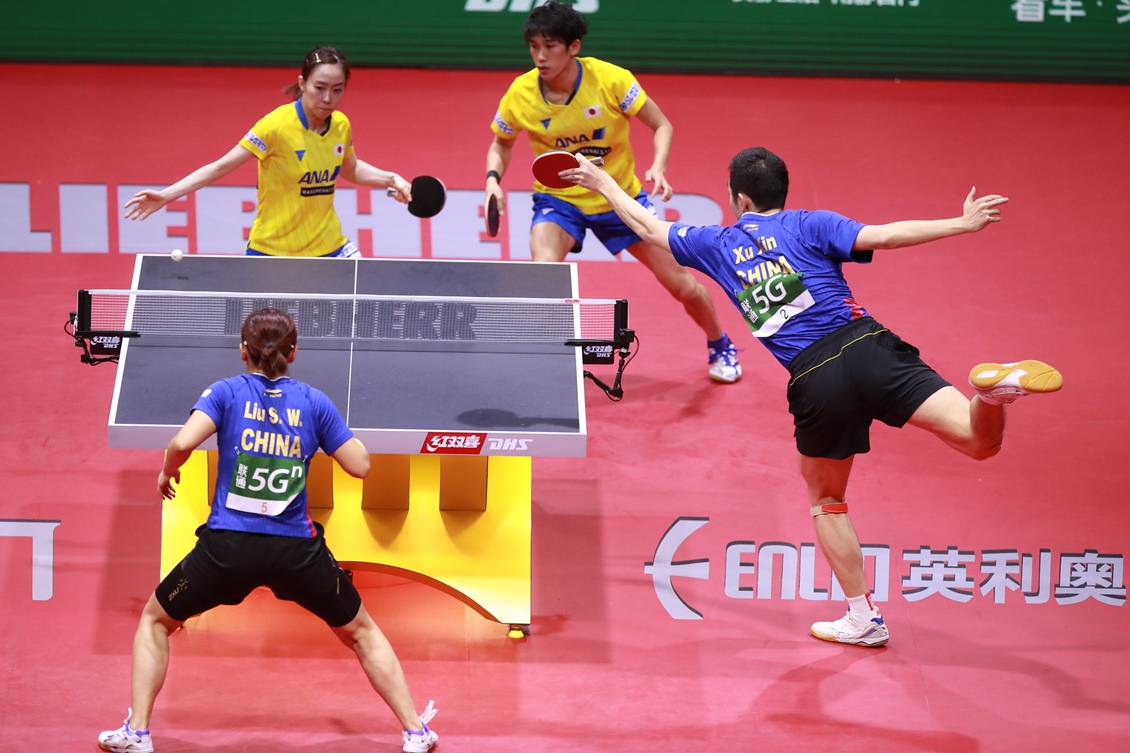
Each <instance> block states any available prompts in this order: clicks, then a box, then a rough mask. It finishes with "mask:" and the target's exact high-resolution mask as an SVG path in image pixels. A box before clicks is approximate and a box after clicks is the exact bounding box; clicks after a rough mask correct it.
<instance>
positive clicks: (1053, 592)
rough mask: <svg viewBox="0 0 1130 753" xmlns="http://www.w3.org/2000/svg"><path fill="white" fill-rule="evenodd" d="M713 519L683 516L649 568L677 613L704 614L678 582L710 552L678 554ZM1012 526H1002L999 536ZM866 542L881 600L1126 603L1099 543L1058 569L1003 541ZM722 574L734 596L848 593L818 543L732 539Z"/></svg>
mask: <svg viewBox="0 0 1130 753" xmlns="http://www.w3.org/2000/svg"><path fill="white" fill-rule="evenodd" d="M709 522H710V518H704V517H693V516H682V517H679V518H677V519H676V520H675V521H674V522H673V523H672V524H671V526H670V527H669V528H668V529H667V530H666V531H665V532H664V533H663V535H662V536H661V537H660V539H659V543H658V544H657V545H656V547H655V555H654V556H653V557H652V560H651V561H650V562H646V563H644V568H643V571H644V574H646V575H650V576H651V579H652V584H653V586H654V588H655V595H656V597H657V598H658V599H659V603H660V604H661V605H662V606H663V608H664V609H665V610H666V611H667V614H668V615H670V616H671V617H672V618H673V619H676V620H701V619H703V618H704V617H703V613H702V612H701V611H699V610H698V609H697V608H695V607H694V606H692V604H691V603H690V602H688V600H687V599H686V598H684V597H683V595H682V594H680V593H679V591H678V590H676V586H675V583H676V579H677V578H691V579H695V580H709V579H710V559H709V558H707V557H700V558H696V559H677V556H676V555H677V553H678V550H679V547H681V546H682V545H683V544H684V543H686V541H687V540H688V539H689V538H690V537H691V536H692V535H694V534H695V533H697V532H698V531H700V530H701V529H702V528H703V527H704V526H705V525H706V524H707V523H709ZM1011 533H1012V532H1011V531H1001V532H1000V535H1002V536H1009V535H1011ZM860 549H861V550H862V554H863V561H864V570H865V572H866V573H868V577H869V579H871V586H870V587H871V598H872V600H873V601H876V602H886V601H890V600H891V599H892V598H897V597H898V596H900V595H901V597H902V600H903V601H908V602H915V601H922V600H923V599H927V598H933V597H940V598H944V599H947V600H950V601H954V602H957V603H961V604H964V603H966V602H969V601H971V600H973V599H975V598H980V599H992V601H993V603H994V604H1005V603H1011V602H1015V603H1018V604H1019V603H1022V604H1025V605H1033V604H1044V603H1051V602H1054V603H1056V604H1060V605H1069V604H1078V603H1081V602H1084V601H1088V600H1092V599H1093V600H1095V601H1097V602H1099V603H1101V604H1106V605H1108V606H1123V605H1124V604H1125V603H1126V586H1125V582H1124V578H1123V573H1124V567H1123V560H1124V558H1123V555H1121V554H1118V553H1102V552H1100V551H1099V550H1098V549H1084V550H1083V551H1081V552H1080V551H1074V552H1061V553H1060V554H1059V566H1058V568H1056V567H1054V566H1053V559H1054V557H1053V554H1052V549H1051V548H1050V547H1048V548H1040V549H1039V550H1038V551H1035V552H1022V551H1020V550H1019V549H1015V548H1000V547H994V548H987V549H982V550H980V551H979V552H978V551H975V550H973V549H962V548H960V547H958V546H954V545H947V546H944V547H932V546H928V545H924V544H916V545H915V546H914V547H913V548H905V549H901V559H900V561H898V562H897V563H895V564H894V565H893V566H892V562H891V560H892V557H893V556H896V555H897V554H898V552H899V551H900V550H899V549H897V548H893V547H892V546H890V545H887V544H863V545H861V547H860ZM699 551H701V549H700V550H699ZM892 551H893V552H894V553H895V555H892ZM723 576H724V577H723V591H724V593H725V595H726V596H727V597H728V598H731V599H758V600H766V599H781V600H785V601H790V600H794V599H797V598H798V597H799V598H800V599H803V600H806V601H829V600H831V601H842V600H843V599H844V592H843V590H842V589H841V588H840V584H839V581H837V580H836V576H835V574H834V573H832V571H831V568H830V567H829V566H828V564H827V561H826V560H825V559H824V558H823V556H822V555H821V554H820V553H819V552H818V551H817V546H816V544H814V543H810V542H804V543H801V544H799V545H797V544H793V543H790V542H786V541H775V540H771V539H770V540H763V541H760V542H756V541H753V540H738V541H729V542H727V543H726V544H725V556H724V567H723ZM892 581H893V582H894V586H895V587H894V588H893V589H892V587H891V586H892Z"/></svg>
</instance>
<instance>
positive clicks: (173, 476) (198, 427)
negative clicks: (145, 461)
mask: <svg viewBox="0 0 1130 753" xmlns="http://www.w3.org/2000/svg"><path fill="white" fill-rule="evenodd" d="M215 433H216V422H215V421H213V420H212V417H211V416H209V415H208V414H207V413H205V412H203V411H199V410H194V411H193V412H192V415H190V416H189V417H188V420H187V421H185V422H184V426H182V427H181V428H180V431H178V432H177V433H176V436H174V437H173V438H172V440H170V441H169V446H168V447H167V448H166V449H165V463H164V465H162V466H161V473H159V474H158V475H157V488H158V489H159V490H160V492H161V496H162V497H164V498H165V499H172V498H173V497H175V496H177V492H176V489H174V488H173V484H172V482H173V481H176V482H177V483H178V484H179V483H180V467H181V466H182V465H184V464H185V462H186V461H187V460H188V458H189V456H190V455H192V451H193V450H195V449H196V448H197V447H199V446H200V445H201V444H202V443H203V442H204V440H205V439H207V438H208V437H210V436H212V435H213V434H215Z"/></svg>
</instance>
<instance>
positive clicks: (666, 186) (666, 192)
mask: <svg viewBox="0 0 1130 753" xmlns="http://www.w3.org/2000/svg"><path fill="white" fill-rule="evenodd" d="M643 177H644V180H646V181H647V182H648V183H652V184H654V185H652V187H651V190H650V191H648V193H649V194H650V195H651V198H652V199H655V198H657V197H658V196H660V195H662V196H663V200H664V201H669V200H670V199H671V196H672V195H673V194H674V193H675V189H673V188H671V184H670V183H668V182H667V174H666V172H665V171H663V170H662V169H660V168H657V167H653V168H651V169H650V170H648V171H647V172H646V173H644V176H643Z"/></svg>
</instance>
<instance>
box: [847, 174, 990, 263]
mask: <svg viewBox="0 0 1130 753" xmlns="http://www.w3.org/2000/svg"><path fill="white" fill-rule="evenodd" d="M976 195H977V187H976V186H974V187H973V188H972V189H970V191H969V195H968V196H966V197H965V204H964V205H963V207H962V209H963V211H962V215H961V216H960V217H955V218H953V219H950V220H903V221H901V222H891V223H888V224H886V225H867V226H865V227H864V228H863V229H862V230H860V231H859V235H857V236H856V238H855V245H854V246H853V247H852V248H853V249H854V250H856V251H861V250H870V249H876V248H903V247H905V246H917V245H918V244H920V243H928V242H930V241H936V240H938V239H939V238H948V237H950V236H951V235H962V234H964V233H976V232H977V231H978V230H982V229H984V228H985V226H986V225H988V224H989V223H991V222H1000V221H1001V210H1000V209H998V207H999V206H1000V205H1001V204H1004V203H1005V202H1007V201H1008V199H1006V198H1005V197H1003V196H998V195H997V194H990V195H988V196H982V197H980V198H974V197H975V196H976Z"/></svg>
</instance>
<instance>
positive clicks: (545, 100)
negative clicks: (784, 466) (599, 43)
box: [486, 2, 742, 383]
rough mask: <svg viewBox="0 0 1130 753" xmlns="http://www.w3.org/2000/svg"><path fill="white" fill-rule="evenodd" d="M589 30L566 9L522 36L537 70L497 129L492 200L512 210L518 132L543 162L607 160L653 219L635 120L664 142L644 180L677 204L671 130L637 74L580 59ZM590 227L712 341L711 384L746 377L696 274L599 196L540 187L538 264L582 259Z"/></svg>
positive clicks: (535, 237) (506, 106)
mask: <svg viewBox="0 0 1130 753" xmlns="http://www.w3.org/2000/svg"><path fill="white" fill-rule="evenodd" d="M587 29H588V22H587V21H586V19H585V17H584V16H582V15H581V14H580V13H578V12H577V11H575V10H574V9H573V7H572V6H571V5H567V4H564V3H558V2H549V3H546V4H545V5H542V6H539V7H537V8H534V9H533V10H532V11H531V12H530V15H529V17H528V18H527V20H526V24H525V27H524V29H523V34H524V36H525V38H526V41H527V42H528V43H529V46H530V56H531V57H532V58H533V61H534V65H535V66H537V67H536V68H534V70H531V71H529V72H527V73H525V74H523V75H521V76H519V77H518V78H516V79H514V82H513V83H512V84H511V85H510V88H509V89H508V90H507V92H506V94H505V95H504V96H503V97H502V101H501V102H500V103H499V106H498V113H497V114H496V115H495V117H494V121H493V122H492V123H491V130H492V131H493V132H494V141H493V142H492V143H491V146H490V149H489V150H488V151H487V180H486V201H488V202H489V200H490V198H491V197H492V196H493V197H494V198H495V200H496V201H497V202H498V206H499V209H500V210H503V211H504V208H505V194H504V193H503V191H502V188H501V187H500V185H499V182H500V181H501V179H502V175H503V174H504V173H505V172H506V168H507V166H508V165H509V164H510V156H511V151H512V149H513V146H514V140H515V139H516V138H517V135H518V132H519V131H526V133H527V134H528V135H529V139H530V146H531V147H532V148H533V152H534V156H535V157H536V156H537V155H540V154H544V153H545V152H550V151H554V150H559V149H567V150H568V151H573V152H575V153H578V154H583V155H585V156H587V157H602V158H603V159H604V165H605V168H606V169H607V170H608V173H609V174H610V175H612V176H614V177H615V178H616V181H617V182H618V183H619V185H620V187H621V188H623V189H624V190H625V191H627V192H628V194H629V195H631V196H632V197H634V198H635V200H636V201H638V202H639V203H640V204H641V205H642V206H644V207H646V208H648V209H650V210H651V211H654V209H653V208H652V204H651V201H650V200H649V198H648V195H647V193H646V192H644V191H643V188H642V186H641V184H640V181H639V179H638V178H637V177H636V162H635V157H634V155H633V154H632V147H631V144H630V142H629V140H628V132H629V125H630V120H631V118H632V116H635V117H637V118H639V119H640V120H641V121H643V123H644V125H646V126H647V127H648V128H650V129H651V130H652V131H654V133H655V136H654V144H655V157H654V160H653V162H652V165H651V169H649V170H648V171H647V173H646V176H645V177H646V178H647V179H648V180H650V181H653V182H654V185H655V188H654V190H655V193H656V194H662V195H663V198H664V199H669V198H671V193H672V191H671V186H670V185H669V184H668V183H667V177H666V170H667V157H668V155H669V154H670V151H671V138H672V134H673V129H672V126H671V123H670V121H668V120H667V117H666V116H665V115H664V114H663V112H662V111H661V110H660V109H659V106H658V105H656V104H655V101H654V100H652V99H649V98H648V96H647V94H646V93H645V92H644V90H643V89H642V88H641V87H640V85H639V83H638V82H637V81H636V80H635V77H633V76H632V74H631V73H629V72H628V71H626V70H624V69H623V68H619V67H617V66H615V65H612V64H610V63H606V62H603V61H601V60H597V59H596V58H578V57H577V53H579V52H580V49H581V38H582V37H584V35H585V32H586V31H587ZM586 228H588V229H591V230H592V231H593V234H594V235H596V237H597V238H599V239H600V241H601V243H603V244H604V245H605V247H606V248H607V249H608V250H609V251H611V252H612V253H613V254H618V253H620V252H621V251H623V250H624V249H627V250H628V252H629V253H630V254H632V255H633V256H634V257H636V258H637V259H639V261H641V262H643V264H644V265H645V266H646V267H647V268H648V269H650V270H651V272H652V274H654V275H655V277H656V279H657V280H659V282H660V283H661V284H662V285H663V287H664V288H666V289H667V291H668V292H669V293H670V294H671V295H672V296H674V297H675V299H676V300H678V301H679V302H680V303H682V304H683V307H684V308H685V309H686V311H687V314H689V315H690V317H691V319H693V320H694V322H695V323H696V324H697V325H698V326H699V327H700V328H701V329H702V330H703V332H704V333H705V334H706V339H707V348H708V354H707V360H708V362H709V368H710V371H709V373H710V378H711V379H713V380H715V381H717V382H723V383H732V382H736V381H737V380H738V379H739V378H740V377H741V374H742V367H741V364H739V363H738V358H737V348H735V347H734V345H733V343H732V342H730V339H729V338H728V337H727V336H726V333H725V332H723V331H722V325H721V324H720V323H719V321H718V314H717V313H716V312H715V310H714V302H713V301H712V300H711V299H710V293H708V292H707V290H706V288H705V287H704V286H703V285H702V284H700V283H699V282H698V281H697V280H696V279H695V278H694V276H693V275H691V274H690V272H689V271H688V270H686V269H684V268H683V267H680V266H679V265H678V264H676V263H675V262H674V260H673V259H672V258H671V255H670V254H667V253H663V252H661V251H660V249H657V248H655V247H653V246H650V245H648V244H647V243H646V242H644V241H643V240H641V239H640V237H639V236H638V235H636V234H635V233H634V232H632V230H631V229H630V228H628V227H627V226H626V225H625V224H624V223H623V222H622V221H621V220H620V219H619V218H618V217H617V216H616V214H615V213H614V212H613V211H612V210H611V207H609V206H608V202H606V201H605V200H604V199H603V198H601V197H600V196H599V195H595V194H592V193H590V192H588V191H585V190H583V189H579V188H575V187H569V188H550V187H548V186H545V185H542V184H541V183H540V182H535V184H534V216H533V224H532V226H531V228H530V252H531V255H532V256H533V259H534V261H555V262H559V261H563V260H564V259H565V257H566V256H568V254H569V252H570V251H580V250H581V244H582V242H583V241H584V238H585V229H586Z"/></svg>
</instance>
